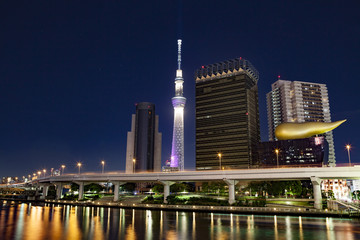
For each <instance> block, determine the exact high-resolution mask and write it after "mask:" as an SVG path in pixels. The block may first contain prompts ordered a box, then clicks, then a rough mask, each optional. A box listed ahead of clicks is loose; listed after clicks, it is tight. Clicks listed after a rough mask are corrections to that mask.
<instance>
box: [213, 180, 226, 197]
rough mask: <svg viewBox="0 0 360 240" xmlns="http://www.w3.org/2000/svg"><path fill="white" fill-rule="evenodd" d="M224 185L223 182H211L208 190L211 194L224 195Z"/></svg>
mask: <svg viewBox="0 0 360 240" xmlns="http://www.w3.org/2000/svg"><path fill="white" fill-rule="evenodd" d="M225 186H226V183H224V182H211V183H210V185H209V190H210V191H211V192H213V193H218V194H220V193H224V192H225Z"/></svg>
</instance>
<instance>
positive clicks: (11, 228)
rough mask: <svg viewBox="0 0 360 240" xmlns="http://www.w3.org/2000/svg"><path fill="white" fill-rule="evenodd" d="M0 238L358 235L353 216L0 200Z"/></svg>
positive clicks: (359, 225) (72, 239)
mask: <svg viewBox="0 0 360 240" xmlns="http://www.w3.org/2000/svg"><path fill="white" fill-rule="evenodd" d="M0 239H1V240H3V239H26V240H30V239H34V240H42V239H64V240H76V239H96V240H101V239H130V240H131V239H202V240H207V239H261V240H265V239H316V240H320V239H344V240H345V239H346V240H351V239H360V222H359V221H358V220H351V219H340V218H320V217H294V216H270V215H268V216H265V215H263V216H261V215H242V214H219V213H197V212H181V211H179V212H173V211H152V210H133V209H118V208H106V207H76V206H63V205H52V204H48V205H46V206H34V205H31V204H28V203H19V204H17V203H14V202H13V203H11V202H5V201H4V202H1V201H0Z"/></svg>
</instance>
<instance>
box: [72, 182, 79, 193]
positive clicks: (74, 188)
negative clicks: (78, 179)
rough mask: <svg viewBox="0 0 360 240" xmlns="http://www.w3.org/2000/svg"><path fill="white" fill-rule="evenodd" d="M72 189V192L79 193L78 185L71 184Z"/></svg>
mask: <svg viewBox="0 0 360 240" xmlns="http://www.w3.org/2000/svg"><path fill="white" fill-rule="evenodd" d="M70 189H71V191H72V192H75V191H79V185H77V184H76V183H71V186H70Z"/></svg>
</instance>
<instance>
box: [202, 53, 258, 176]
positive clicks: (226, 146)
mask: <svg viewBox="0 0 360 240" xmlns="http://www.w3.org/2000/svg"><path fill="white" fill-rule="evenodd" d="M258 80H259V74H258V72H257V70H256V69H255V68H254V67H253V66H252V64H251V63H250V62H249V61H248V60H245V59H243V58H237V59H232V60H228V61H224V62H220V63H215V64H211V65H208V66H202V67H201V68H200V69H198V70H197V71H196V74H195V81H196V169H197V170H218V169H236V168H249V167H252V166H254V165H257V164H258V163H257V160H258V156H257V150H256V147H257V145H258V143H259V141H260V126H259V107H258V88H257V82H258Z"/></svg>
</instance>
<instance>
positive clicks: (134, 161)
mask: <svg viewBox="0 0 360 240" xmlns="http://www.w3.org/2000/svg"><path fill="white" fill-rule="evenodd" d="M135 164H136V159H135V158H133V173H135Z"/></svg>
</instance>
